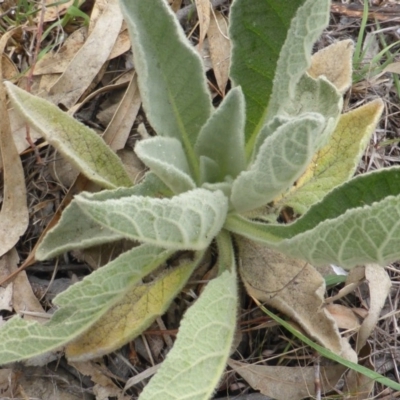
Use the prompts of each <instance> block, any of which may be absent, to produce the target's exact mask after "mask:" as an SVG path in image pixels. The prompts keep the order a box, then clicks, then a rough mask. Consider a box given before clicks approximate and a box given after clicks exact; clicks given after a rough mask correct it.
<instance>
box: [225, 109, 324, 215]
mask: <svg viewBox="0 0 400 400" xmlns="http://www.w3.org/2000/svg"><path fill="white" fill-rule="evenodd" d="M324 127H325V119H324V118H323V117H322V116H321V115H318V114H311V113H309V114H305V115H304V116H300V117H298V118H296V119H293V120H291V121H289V122H287V123H286V124H284V125H282V126H280V127H279V128H278V129H277V130H276V131H275V133H274V134H273V135H272V136H270V137H269V138H267V139H266V140H265V142H264V144H263V145H262V146H261V147H260V151H259V153H258V155H257V158H256V159H255V161H254V163H253V165H252V166H251V167H250V169H249V170H247V171H243V172H242V173H241V174H240V175H239V176H238V177H237V178H236V180H235V181H234V183H233V186H232V197H231V200H232V203H233V206H234V207H235V209H236V210H237V211H239V212H243V211H249V210H252V209H256V208H258V207H261V206H263V205H265V204H267V203H269V202H270V201H271V200H273V199H274V197H276V196H277V195H278V194H279V193H281V191H282V190H284V189H286V188H287V187H290V186H291V185H292V184H293V182H294V181H295V180H296V179H297V178H298V177H299V176H300V175H301V174H302V172H303V171H304V170H305V168H306V167H307V165H308V164H309V163H310V161H311V159H312V157H313V155H314V153H315V151H316V149H317V146H318V144H319V143H320V140H321V139H320V135H321V132H322V130H323V129H324Z"/></svg>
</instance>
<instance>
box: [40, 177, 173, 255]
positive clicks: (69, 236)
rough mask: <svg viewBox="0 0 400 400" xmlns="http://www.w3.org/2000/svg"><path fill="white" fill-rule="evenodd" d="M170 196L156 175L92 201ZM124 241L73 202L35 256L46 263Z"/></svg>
mask: <svg viewBox="0 0 400 400" xmlns="http://www.w3.org/2000/svg"><path fill="white" fill-rule="evenodd" d="M168 194H170V193H168V188H166V187H165V186H164V184H163V183H162V182H161V181H160V180H159V179H158V178H157V177H156V176H155V175H154V174H153V173H147V174H146V176H145V178H144V179H143V181H142V182H140V183H139V184H137V185H135V186H133V187H131V188H119V189H116V190H103V191H101V192H98V193H95V194H92V199H94V200H97V201H104V200H108V199H114V200H115V199H120V198H123V197H127V196H128V197H129V196H161V195H163V196H166V195H168ZM123 238H124V235H123V234H120V233H118V232H116V231H113V230H111V229H108V228H106V227H104V226H103V225H101V224H99V223H98V222H96V221H95V220H93V219H92V218H90V216H89V215H87V214H85V213H84V212H83V211H82V209H81V208H80V207H79V206H78V205H77V204H76V202H75V201H72V202H71V204H69V206H68V207H67V208H66V209H65V210H64V211H63V213H62V215H61V219H60V221H59V222H58V224H57V225H56V226H55V227H54V228H52V229H50V230H49V231H48V232H47V234H46V236H45V237H44V239H43V240H42V242H41V243H40V244H39V247H38V248H37V250H36V253H35V257H36V258H37V259H38V260H46V259H49V258H52V257H55V256H57V255H59V254H62V253H65V252H66V251H70V250H77V249H85V248H87V247H91V246H96V245H100V244H103V243H109V242H114V241H116V240H120V239H123Z"/></svg>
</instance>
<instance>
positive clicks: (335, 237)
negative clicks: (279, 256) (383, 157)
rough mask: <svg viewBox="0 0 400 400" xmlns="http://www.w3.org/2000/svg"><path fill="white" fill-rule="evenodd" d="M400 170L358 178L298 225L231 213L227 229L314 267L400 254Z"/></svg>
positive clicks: (351, 264) (377, 260) (379, 260)
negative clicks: (255, 220) (251, 218)
mask: <svg viewBox="0 0 400 400" xmlns="http://www.w3.org/2000/svg"><path fill="white" fill-rule="evenodd" d="M399 199H400V169H399V168H394V167H393V168H391V169H383V170H380V171H376V172H373V173H369V174H365V175H361V176H358V177H357V178H354V179H353V180H351V181H350V182H347V183H345V184H343V185H342V186H339V187H338V188H336V189H335V190H333V191H332V192H330V193H329V194H328V195H327V196H326V197H325V198H324V200H323V201H321V202H320V203H317V204H315V205H314V206H312V207H311V208H310V209H309V211H308V212H307V213H306V214H304V215H303V217H301V218H299V219H298V220H296V221H295V222H294V223H292V224H288V225H274V224H269V225H266V224H264V223H260V222H253V221H250V220H246V219H245V218H242V217H239V216H237V215H236V216H235V215H231V216H229V217H228V219H227V222H226V224H225V228H226V229H228V230H231V231H233V232H235V233H238V234H241V235H243V236H245V237H248V238H250V239H253V240H255V241H260V242H263V243H266V244H268V245H270V246H271V247H274V248H276V249H278V250H280V251H282V252H283V253H285V254H288V255H290V256H292V257H297V258H301V259H305V260H307V261H308V262H310V263H311V264H312V265H322V264H326V263H330V264H336V265H341V266H342V267H344V268H351V267H354V266H355V265H357V264H365V263H374V262H375V263H378V264H380V265H385V264H387V263H388V262H390V261H394V260H396V259H398V258H400V246H399V244H400V201H399Z"/></svg>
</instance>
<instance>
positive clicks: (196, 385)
mask: <svg viewBox="0 0 400 400" xmlns="http://www.w3.org/2000/svg"><path fill="white" fill-rule="evenodd" d="M236 279H237V278H236V270H235V267H234V266H232V268H231V269H230V270H225V272H223V273H222V274H221V275H220V276H219V277H218V278H215V279H213V280H212V281H211V282H209V283H208V284H207V286H206V288H205V290H204V291H203V293H202V294H201V296H200V297H199V299H198V300H197V301H196V303H195V304H194V305H193V306H192V307H191V308H189V310H188V311H187V312H186V314H185V316H184V318H183V320H182V323H181V326H180V328H179V333H178V336H177V339H176V342H175V344H174V347H173V349H172V350H171V351H170V352H169V353H168V355H167V358H166V360H165V361H164V362H163V365H162V366H161V368H160V370H159V371H158V373H157V375H156V376H154V377H153V379H152V380H151V381H150V383H149V384H148V385H147V386H146V387H145V389H144V390H143V392H142V393H141V395H140V397H139V399H140V400H158V399H161V398H162V399H163V400H178V399H179V400H184V399H191V400H208V399H209V398H210V396H211V394H212V392H213V391H214V388H215V386H216V385H217V384H218V381H219V380H220V376H221V375H222V373H223V371H224V369H225V365H226V361H227V358H228V356H229V351H230V348H231V344H232V340H233V335H234V332H235V328H236V313H237V310H236V309H237V301H238V298H237V282H236Z"/></svg>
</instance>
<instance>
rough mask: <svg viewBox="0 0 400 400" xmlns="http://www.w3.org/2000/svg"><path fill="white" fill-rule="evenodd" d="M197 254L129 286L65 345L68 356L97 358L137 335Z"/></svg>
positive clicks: (169, 298)
mask: <svg viewBox="0 0 400 400" xmlns="http://www.w3.org/2000/svg"><path fill="white" fill-rule="evenodd" d="M201 254H202V253H201ZM200 258H201V257H200V256H198V257H197V258H196V259H195V260H194V261H193V260H190V261H187V262H183V263H182V264H181V265H180V266H178V267H177V268H175V269H173V270H170V271H168V272H167V273H166V274H164V275H162V276H161V277H159V278H157V279H156V280H154V281H153V282H151V283H149V284H143V285H140V286H135V287H134V288H132V290H130V291H129V292H128V293H127V294H126V295H125V296H124V297H123V298H122V299H121V300H120V301H119V302H118V303H116V304H115V305H114V306H113V307H112V308H111V309H110V310H109V311H108V312H107V314H105V315H104V316H103V317H102V318H101V319H100V320H99V321H98V322H97V323H96V324H94V325H93V326H92V327H91V328H90V330H89V331H87V332H86V333H85V334H83V335H82V336H81V337H79V338H78V339H77V340H75V341H73V342H72V343H70V344H69V345H68V346H67V348H66V355H67V357H68V359H70V360H73V361H85V360H89V359H92V358H97V357H100V356H102V355H104V354H107V353H110V352H111V351H113V350H116V349H118V348H119V347H121V346H123V345H124V344H125V343H127V342H129V341H130V340H132V339H134V338H135V337H136V336H138V335H140V334H141V333H142V332H143V331H144V330H145V329H146V328H147V327H149V326H150V325H151V323H152V322H153V321H154V320H155V319H156V318H157V317H158V316H160V315H162V314H164V312H165V311H166V310H167V308H168V307H169V305H170V304H171V302H172V300H173V299H174V297H175V296H176V295H177V294H178V293H179V292H180V291H181V289H182V287H183V286H184V285H185V283H186V282H187V280H188V279H189V277H190V275H191V274H192V271H193V269H194V268H195V267H196V266H197V265H198V261H199V259H200Z"/></svg>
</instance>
